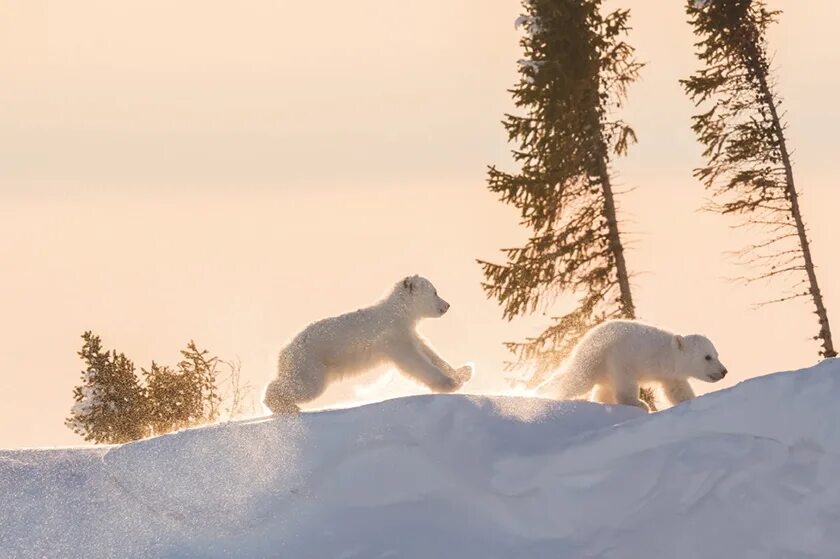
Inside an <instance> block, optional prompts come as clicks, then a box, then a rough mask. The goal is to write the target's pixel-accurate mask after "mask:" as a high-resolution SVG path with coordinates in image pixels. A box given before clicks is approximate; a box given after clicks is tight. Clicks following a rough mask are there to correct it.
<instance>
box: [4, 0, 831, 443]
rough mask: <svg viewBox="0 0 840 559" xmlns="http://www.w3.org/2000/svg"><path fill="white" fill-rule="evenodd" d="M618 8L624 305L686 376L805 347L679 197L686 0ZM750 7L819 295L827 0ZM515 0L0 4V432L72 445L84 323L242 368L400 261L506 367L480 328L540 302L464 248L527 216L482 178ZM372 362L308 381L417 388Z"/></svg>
mask: <svg viewBox="0 0 840 559" xmlns="http://www.w3.org/2000/svg"><path fill="white" fill-rule="evenodd" d="M618 5H622V6H627V7H630V8H631V9H632V23H633V26H634V30H633V34H632V36H631V37H630V41H631V42H632V43H633V44H634V45H635V46H636V47H637V49H638V54H639V58H640V59H641V60H643V61H645V62H647V66H646V68H645V69H644V70H643V74H642V78H641V80H640V81H639V82H638V83H637V84H635V85H634V86H633V87H632V88H631V89H630V99H629V102H628V105H627V109H626V112H625V114H624V115H623V116H624V117H625V119H626V120H628V121H630V122H631V123H632V124H633V125H634V126H635V128H636V132H637V134H638V136H639V139H640V144H639V145H637V146H635V147H634V148H633V149H632V150H631V155H630V157H628V158H627V159H625V160H621V161H618V162H617V163H616V165H615V166H614V171H615V172H616V173H617V183H618V184H619V185H620V186H621V188H622V189H623V190H629V192H627V193H625V194H624V195H622V196H621V204H622V215H623V217H624V221H625V223H624V229H625V230H626V231H627V232H628V236H627V240H628V245H629V247H630V252H629V254H628V264H629V266H630V267H631V269H632V270H633V271H634V272H635V274H636V276H635V278H634V289H635V293H634V296H635V299H636V303H637V308H638V309H639V312H640V315H641V316H642V317H643V318H644V319H646V320H648V321H651V322H655V323H661V324H663V325H666V326H669V327H672V328H674V329H675V330H679V331H681V332H686V333H688V332H693V331H699V332H704V333H707V334H708V335H709V336H710V337H711V338H712V339H713V340H714V341H715V342H716V343H717V345H718V349H719V350H720V353H721V357H722V358H723V359H724V360H725V362H726V363H727V365H728V366H729V369H730V371H732V374H731V375H730V376H729V377H727V379H726V381H725V383H721V384H718V385H714V386H712V385H699V384H698V385H697V388H698V389H700V390H701V391H704V390H708V389H711V388H718V387H720V386H728V385H731V384H733V383H734V382H737V381H739V380H743V379H744V378H747V377H749V376H753V375H756V374H763V373H767V372H772V371H775V370H780V369H785V368H793V367H800V366H806V365H809V364H811V363H813V362H814V361H815V360H816V358H817V347H816V344H815V343H813V342H811V341H810V340H809V337H810V336H811V335H813V333H814V332H815V331H816V325H815V321H814V319H813V318H812V315H810V314H809V313H810V308H808V307H807V306H806V304H805V302H801V303H794V304H792V305H785V306H775V307H770V308H765V309H762V310H759V311H755V310H753V309H752V305H753V303H756V302H758V301H761V300H763V299H766V298H768V296H770V297H772V296H773V295H774V294H775V293H776V291H775V290H774V288H773V285H770V286H755V287H754V288H753V289H751V290H747V289H743V288H740V287H738V286H735V285H733V284H732V283H730V282H728V281H727V280H726V278H727V277H731V276H735V275H737V274H738V273H739V270H738V269H737V268H736V267H735V266H733V264H732V262H731V261H730V260H728V259H727V258H726V257H725V256H724V254H723V253H724V251H726V250H732V249H737V248H739V247H740V246H741V245H742V244H743V243H742V239H743V237H742V236H741V235H740V234H739V233H738V232H735V231H732V230H731V229H730V228H729V226H730V225H732V224H733V222H731V221H729V220H727V219H724V218H722V217H719V216H715V215H710V214H705V213H699V212H697V208H699V207H700V206H701V205H702V204H703V200H704V196H705V194H704V193H703V191H702V188H701V187H700V186H699V185H698V184H697V183H696V182H695V181H694V180H693V179H692V177H691V169H692V168H693V167H695V166H697V164H698V163H699V162H700V160H699V154H700V148H699V147H698V146H697V144H696V143H695V141H694V137H693V135H692V133H691V131H690V130H689V117H690V115H691V113H692V106H691V104H690V102H689V101H688V100H687V99H686V97H685V96H684V95H683V94H682V91H681V89H680V87H679V85H678V83H677V80H678V79H679V78H682V77H685V76H687V75H688V74H689V73H690V72H691V71H692V70H693V69H694V68H695V67H696V63H695V61H694V59H693V53H692V48H691V44H692V41H693V37H692V35H691V30H690V28H689V27H688V25H687V24H686V23H685V21H684V16H683V12H682V3H681V2H679V1H676V0H674V1H669V2H665V1H663V0H648V1H641V0H636V1H627V2H625V3H618V2H608V3H607V6H610V7H614V6H618ZM771 6H772V7H783V8H784V9H785V10H786V12H785V14H784V15H783V16H782V20H781V24H780V25H779V26H777V27H776V28H774V30H773V33H772V35H771V37H770V40H771V42H772V45H773V49H774V50H775V52H776V58H775V65H776V67H777V68H778V70H779V72H778V76H779V87H780V90H781V91H782V93H783V96H784V99H785V104H784V108H785V109H786V110H787V111H788V116H787V118H788V122H789V125H790V128H789V140H790V143H791V145H792V146H793V147H794V149H795V164H796V168H795V172H796V176H797V180H798V183H799V185H800V187H801V188H802V190H803V192H804V199H803V206H804V211H805V214H806V220H807V222H808V223H809V225H810V227H811V236H812V238H813V241H814V247H813V248H814V252H815V258H816V260H817V263H818V265H819V266H820V270H819V274H820V278H821V282H822V287H823V291H824V294H825V297H826V302H827V305H828V308H829V312H830V313H832V317H833V316H835V315H836V312H834V311H836V309H837V308H840V307H838V306H837V305H836V304H835V303H840V287H838V285H837V282H836V278H837V277H838V276H840V266H838V264H837V263H836V261H835V260H834V251H833V250H832V249H833V243H832V241H834V240H835V239H837V238H838V235H839V234H840V225H838V223H837V218H836V208H837V207H838V205H840V192H838V189H837V186H836V184H835V181H836V177H837V173H836V171H835V169H834V166H835V164H836V151H837V148H838V144H840V141H838V139H837V137H838V136H837V134H836V130H838V129H840V108H838V105H837V103H836V91H837V87H838V81H840V79H838V76H837V73H836V69H837V68H838V67H840V52H838V49H837V47H836V45H835V41H834V35H833V33H834V29H833V28H834V24H835V23H836V21H837V20H838V18H840V5H838V4H837V3H835V2H830V1H828V0H812V1H810V2H787V3H782V2H772V3H771ZM518 14H519V4H518V2H516V1H514V0H504V1H503V0H495V1H493V2H486V1H481V0H464V1H461V2H448V1H445V0H425V1H423V2H421V1H419V0H409V1H406V2H398V3H393V2H384V1H381V0H362V1H360V2H353V3H347V2H319V3H309V2H300V3H291V2H268V1H263V0H254V1H249V2H246V3H230V2H213V1H206V0H203V1H200V2H199V1H197V0H186V1H183V2H177V3H172V2H163V1H158V0H154V1H147V2H142V3H140V2H133V3H129V2H114V1H113V0H101V1H91V0H83V1H80V2H73V3H66V2H57V1H45V0H16V1H11V2H4V3H2V4H0V75H2V76H3V86H2V87H0V262H2V270H3V271H2V274H1V275H0V311H2V318H3V320H2V321H0V355H2V358H3V364H4V366H5V370H4V372H3V373H2V374H0V390H2V392H3V394H6V395H7V402H6V403H5V405H4V406H3V407H2V408H0V446H2V447H16V446H36V445H54V444H74V443H78V442H79V440H80V439H79V438H78V437H77V436H75V435H74V434H73V433H71V432H70V431H69V430H68V429H67V428H66V427H64V425H63V422H62V421H63V418H64V417H65V416H66V414H67V412H68V410H69V408H70V405H71V389H72V386H73V385H74V384H75V383H76V382H78V377H79V371H80V370H81V363H80V362H79V360H78V358H77V357H76V355H75V352H76V351H77V350H78V348H79V345H80V338H79V336H80V334H81V333H82V331H84V330H85V329H93V330H94V331H95V332H97V333H99V334H100V335H101V336H102V337H103V342H104V343H105V345H106V346H108V347H116V348H118V349H119V350H121V351H124V352H126V353H127V354H128V355H129V356H130V357H132V358H133V359H135V361H136V363H137V364H138V366H148V365H149V363H150V361H151V360H152V359H153V358H154V359H155V360H157V361H159V362H164V363H174V362H175V361H176V360H177V351H178V349H179V348H181V347H183V346H184V345H185V344H186V342H187V341H188V340H189V339H191V338H192V339H195V340H196V341H197V342H198V343H199V345H201V346H205V347H208V348H209V349H211V350H212V351H213V352H215V353H217V354H219V355H222V356H224V357H233V356H236V355H238V356H239V357H240V358H241V359H242V363H243V371H244V374H245V377H246V379H247V380H248V381H249V382H251V383H252V384H254V385H255V386H258V385H261V384H264V383H265V382H266V381H267V380H268V379H269V378H270V377H271V375H272V374H273V369H274V355H275V353H276V351H277V349H279V347H280V346H281V345H282V343H283V342H284V340H286V339H288V338H289V337H290V336H292V335H293V334H294V333H295V332H296V331H297V330H298V329H300V328H301V327H302V326H304V325H306V324H307V323H308V322H310V321H312V320H314V319H317V318H321V317H323V316H325V315H329V314H335V313H338V312H342V311H345V310H352V309H354V308H356V307H358V306H362V305H365V304H367V303H369V302H371V301H373V300H374V299H376V298H377V297H379V296H380V295H381V294H382V293H383V291H384V290H386V289H387V288H388V286H389V285H391V284H392V283H393V282H394V281H395V280H396V279H398V278H399V277H401V276H404V275H406V274H409V273H421V274H423V275H426V276H427V277H429V278H430V279H432V280H433V281H434V282H435V283H436V284H437V286H438V288H439V290H440V292H441V293H442V295H443V296H444V297H445V298H447V300H449V301H450V302H451V303H452V305H453V307H452V310H451V311H450V313H449V314H448V315H447V316H446V317H444V318H442V319H440V320H437V321H429V322H428V323H426V324H424V325H423V328H422V329H423V332H424V333H425V334H427V335H428V336H429V337H430V338H431V340H432V342H433V343H434V344H435V345H436V347H437V348H438V349H439V350H440V351H441V353H442V354H443V355H444V356H446V357H447V358H448V359H450V361H452V362H453V363H455V364H460V363H462V362H463V361H466V360H471V361H475V362H476V363H477V367H478V373H477V377H476V379H475V381H474V382H473V383H472V384H470V385H468V387H467V388H468V390H472V391H480V390H494V391H495V390H500V389H502V388H503V387H504V381H503V379H502V377H503V376H504V375H505V374H506V373H502V372H501V368H502V367H501V365H502V362H503V361H504V360H505V359H506V358H507V353H506V351H505V350H504V349H503V348H502V346H501V342H502V341H505V340H509V339H521V338H522V337H523V336H525V335H527V334H529V333H535V332H536V331H537V330H538V328H539V327H540V326H542V325H544V324H545V322H544V319H543V318H542V317H539V316H538V317H532V318H529V319H525V320H521V321H515V322H514V323H506V322H503V321H502V320H501V318H500V317H501V312H500V309H499V308H498V306H497V305H496V304H495V303H494V302H493V301H487V300H486V299H485V297H484V295H483V293H482V291H481V289H480V287H479V281H480V280H481V274H480V270H479V268H478V266H477V265H476V264H475V259H476V258H478V257H481V258H485V259H498V258H499V253H498V252H497V250H498V249H499V248H501V247H505V246H513V245H516V244H517V243H519V242H521V240H522V239H523V235H524V233H523V231H521V230H520V228H519V227H518V226H517V224H516V215H515V213H514V212H513V211H512V210H511V209H510V208H507V207H505V206H503V205H502V204H500V203H498V202H496V201H495V199H494V197H493V195H492V194H490V193H488V192H487V191H486V189H485V186H484V172H485V166H486V165H487V164H489V163H498V164H501V165H506V164H508V162H509V156H508V147H509V146H507V144H506V138H505V133H504V130H503V128H502V126H501V125H500V122H499V121H500V120H501V118H502V115H503V113H504V112H506V111H510V110H512V107H511V103H510V99H509V94H508V93H507V92H506V89H507V88H509V87H510V86H511V85H512V83H513V82H514V79H515V71H516V60H517V58H519V57H520V53H519V47H518V45H517V39H518V37H517V31H516V30H515V29H514V26H513V21H514V19H515V18H516V16H517V15H518ZM837 312H840V311H837ZM835 321H836V322H837V326H835V330H840V316H838V317H837V318H835ZM838 335H840V333H837V334H835V337H837V336H838ZM374 380H375V377H373V376H370V377H368V378H366V379H364V382H365V383H368V384H367V385H363V386H361V387H358V386H357V387H353V386H344V387H339V388H336V389H335V390H332V391H331V392H330V394H329V395H328V396H326V397H325V398H324V400H323V402H322V403H327V402H332V401H335V400H337V399H346V398H347V397H352V396H353V395H356V396H360V397H378V396H381V395H384V394H396V393H404V392H405V391H410V390H413V391H422V389H421V388H419V387H416V386H414V385H412V384H410V383H408V382H407V381H402V380H400V379H397V378H391V377H389V378H386V379H384V380H383V381H382V382H380V383H379V384H374V385H370V384H369V383H372V382H373V381H374Z"/></svg>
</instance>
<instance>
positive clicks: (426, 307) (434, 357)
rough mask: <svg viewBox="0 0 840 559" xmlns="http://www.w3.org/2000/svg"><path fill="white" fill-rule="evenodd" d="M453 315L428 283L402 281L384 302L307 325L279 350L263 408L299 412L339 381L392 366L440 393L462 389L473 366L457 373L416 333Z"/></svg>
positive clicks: (416, 278)
mask: <svg viewBox="0 0 840 559" xmlns="http://www.w3.org/2000/svg"><path fill="white" fill-rule="evenodd" d="M447 310H449V303H447V302H446V301H444V300H443V299H441V298H440V297H439V296H438V293H437V290H436V289H435V286H434V285H432V282H430V281H429V280H427V279H426V278H422V277H420V276H416V275H415V276H411V277H407V278H405V279H403V280H402V281H400V282H398V283H397V284H396V285H395V286H394V288H393V290H392V291H391V293H390V294H389V295H388V296H387V297H386V298H385V299H383V300H382V301H380V302H379V303H376V304H375V305H373V306H371V307H367V308H363V309H359V310H357V311H355V312H351V313H347V314H343V315H340V316H336V317H332V318H327V319H324V320H320V321H318V322H315V323H313V324H310V325H309V326H307V327H306V328H305V329H304V330H303V331H302V332H301V333H300V334H298V335H297V336H296V337H295V338H294V339H293V340H292V341H291V343H289V345H287V346H286V347H285V348H283V349H282V350H281V351H280V358H279V364H278V371H277V378H275V379H274V380H273V381H271V382H270V383H269V384H268V386H267V387H266V389H265V394H264V396H263V403H264V404H265V405H266V407H267V408H268V409H270V410H271V411H272V412H274V413H283V412H287V413H288V412H296V411H299V408H298V404H302V403H304V402H309V401H311V400H314V399H315V398H317V397H318V396H320V395H321V394H322V393H323V392H324V390H325V389H326V388H327V386H328V385H329V384H330V383H332V382H334V381H337V380H340V379H343V378H347V377H352V376H356V375H358V374H361V373H363V372H365V371H367V370H369V369H371V368H373V367H375V366H377V365H380V364H383V363H392V364H394V365H396V366H397V368H399V369H400V370H401V371H402V372H403V373H405V374H407V375H408V376H410V377H412V378H414V379H416V380H418V381H420V382H421V383H423V384H425V385H426V386H428V387H429V388H431V389H432V390H433V391H435V392H453V391H455V390H458V389H459V388H460V387H461V386H462V385H463V384H464V383H465V382H467V381H468V380H469V379H470V377H471V376H472V367H471V366H470V365H465V366H463V367H461V368H459V369H453V368H452V367H451V366H450V365H449V364H448V363H447V362H446V361H444V360H443V358H441V357H440V356H439V355H438V354H437V353H435V351H434V350H433V349H432V348H431V347H430V346H429V344H428V343H427V342H426V341H425V340H424V339H423V338H422V337H420V335H419V334H418V332H417V329H416V327H417V323H418V322H419V321H420V320H421V319H423V318H437V317H440V316H443V314H444V313H446V311H447Z"/></svg>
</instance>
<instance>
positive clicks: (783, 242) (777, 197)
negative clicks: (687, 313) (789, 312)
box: [682, 0, 837, 357]
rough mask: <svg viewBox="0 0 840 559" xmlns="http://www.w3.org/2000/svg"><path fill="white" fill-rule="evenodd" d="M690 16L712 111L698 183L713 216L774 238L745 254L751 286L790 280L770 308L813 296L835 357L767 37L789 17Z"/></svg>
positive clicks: (700, 98)
mask: <svg viewBox="0 0 840 559" xmlns="http://www.w3.org/2000/svg"><path fill="white" fill-rule="evenodd" d="M686 11H687V13H688V16H689V18H690V21H691V24H692V25H693V27H694V32H695V34H696V35H697V36H698V37H699V38H700V41H699V42H698V43H697V45H696V46H697V57H698V58H699V59H700V61H701V63H702V64H703V67H702V68H701V69H700V70H699V71H697V72H696V73H695V74H694V75H692V76H691V77H690V78H689V79H687V80H683V81H682V84H683V86H684V87H685V89H686V91H687V93H688V94H689V96H690V97H691V98H692V99H693V100H694V101H695V103H696V104H697V105H698V106H702V107H704V109H703V110H704V112H701V113H700V114H697V115H696V116H694V124H693V129H694V131H695V132H696V133H697V135H698V138H699V140H700V141H701V142H702V143H703V144H704V145H705V146H706V149H705V152H704V156H705V158H706V164H705V166H703V167H700V168H699V169H696V170H695V173H694V174H695V176H697V177H698V178H699V179H700V180H701V181H702V182H703V184H704V185H705V187H706V188H707V189H709V190H710V191H712V193H713V195H714V199H715V202H714V203H713V204H712V206H711V208H710V209H712V210H714V211H717V212H720V213H722V214H734V215H736V216H739V217H741V218H742V223H744V224H747V225H750V226H757V227H759V228H761V229H763V230H764V231H766V237H765V238H764V239H762V240H761V241H759V242H756V243H754V244H751V245H750V246H748V247H747V248H746V249H745V250H743V251H742V252H741V255H742V257H743V258H744V262H745V263H746V264H748V265H750V266H752V267H753V268H754V269H755V270H756V272H755V273H752V275H749V276H747V277H746V278H744V279H746V280H748V281H755V280H768V279H774V278H779V277H785V278H787V279H788V280H790V284H789V291H787V292H785V293H784V294H782V295H781V296H780V297H778V298H777V299H775V300H774V301H770V302H778V301H788V300H792V299H797V298H800V297H809V298H810V299H811V301H812V303H813V305H814V313H815V314H816V315H817V320H818V323H819V330H818V332H817V334H816V336H814V339H815V340H819V341H820V343H821V345H822V349H821V351H820V353H821V355H823V356H825V357H834V356H836V355H837V352H836V351H835V349H834V344H833V342H832V339H831V328H830V326H829V322H828V311H827V310H826V308H825V304H824V303H823V298H822V293H821V292H820V287H819V284H818V283H817V275H816V267H815V266H814V261H813V258H812V256H811V247H810V244H809V242H808V235H807V230H806V227H805V222H804V220H803V218H802V211H801V208H800V204H799V192H798V191H797V187H796V186H795V184H794V180H793V165H792V163H791V156H790V151H789V149H788V145H787V139H786V137H785V129H786V126H785V122H784V114H783V113H782V112H780V110H779V107H780V105H781V100H780V98H779V96H778V94H777V93H776V87H775V80H774V78H773V75H772V72H771V68H770V62H769V60H768V56H767V42H766V39H765V33H766V31H767V27H768V26H769V25H770V24H771V23H773V22H775V21H776V18H777V17H778V15H779V13H780V12H778V11H769V10H767V8H766V6H765V3H764V1H763V0H688V2H687V4H686Z"/></svg>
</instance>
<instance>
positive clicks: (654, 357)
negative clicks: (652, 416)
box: [537, 320, 726, 409]
mask: <svg viewBox="0 0 840 559" xmlns="http://www.w3.org/2000/svg"><path fill="white" fill-rule="evenodd" d="M707 357H708V358H707ZM725 375H726V367H724V366H723V365H722V364H721V362H720V359H719V358H718V352H717V350H716V349H715V346H714V345H712V342H711V341H709V339H708V338H706V337H705V336H700V335H691V336H680V335H677V334H673V333H671V332H668V331H666V330H662V329H661V328H656V327H655V326H650V325H648V324H644V323H642V322H637V321H631V320H610V321H607V322H604V323H603V324H601V325H599V326H596V327H595V328H593V329H592V330H590V331H589V332H587V333H586V335H585V336H583V338H581V340H580V341H579V342H578V344H577V345H576V346H575V348H574V350H573V351H572V353H571V355H570V356H569V359H568V361H567V362H566V363H565V364H564V366H563V368H561V369H560V371H558V372H557V373H555V375H554V376H553V377H551V378H549V379H548V380H546V381H545V382H544V383H543V384H541V385H540V386H539V387H537V393H538V394H541V395H545V396H548V397H552V398H557V399H567V398H574V397H576V396H582V395H585V394H588V393H589V392H590V391H593V394H592V399H593V400H594V401H597V402H602V403H607V404H612V403H618V404H625V405H630V406H639V407H641V408H645V409H647V406H646V405H645V403H644V402H642V401H641V400H639V385H640V384H641V385H646V384H650V383H656V384H660V385H661V386H662V391H663V393H664V396H665V397H666V398H667V399H668V400H669V401H670V402H671V403H672V404H678V403H680V402H683V401H685V400H689V399H691V398H694V390H692V388H691V386H690V385H689V384H688V379H690V378H694V379H698V380H702V381H705V382H716V381H718V380H720V379H721V378H723V377H724V376H725ZM593 389H594V390H593Z"/></svg>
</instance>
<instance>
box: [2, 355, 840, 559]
mask: <svg viewBox="0 0 840 559" xmlns="http://www.w3.org/2000/svg"><path fill="white" fill-rule="evenodd" d="M838 402H840V360H836V359H835V360H832V361H827V362H824V363H823V364H821V365H819V366H817V367H814V368H812V369H808V370H805V371H802V372H796V373H779V374H776V375H770V376H766V377H762V378H758V379H753V380H750V381H748V382H745V383H742V384H740V385H738V386H736V387H735V388H732V389H729V390H724V391H721V392H717V393H715V394H711V395H708V396H704V397H702V398H699V399H697V400H694V401H692V402H689V403H687V404H685V405H682V406H678V407H677V408H673V409H671V410H668V411H665V412H661V413H658V414H653V415H649V416H648V415H644V414H642V413H641V411H640V410H638V409H636V408H632V409H630V408H624V407H621V406H600V405H597V404H590V403H586V402H550V401H546V400H539V399H528V398H511V397H482V396H459V395H448V396H446V395H438V396H418V397H411V398H401V399H397V400H390V401H387V402H383V403H380V404H372V405H367V406H363V407H359V408H352V409H344V410H335V411H326V412H319V413H305V414H301V415H299V416H289V417H279V418H264V419H257V420H250V421H243V422H237V423H229V424H223V425H218V426H213V427H207V428H202V429H193V430H189V431H184V432H180V433H176V434H172V435H167V436H164V437H159V438H156V439H149V440H144V441H139V442H135V443H131V444H126V445H123V446H117V447H110V448H96V449H87V448H85V449H58V450H14V451H0V556H2V557H50V558H53V557H61V558H70V557H85V558H89V557H202V558H203V557H284V558H286V557H288V558H296V559H298V558H309V557H311V558H345V559H349V558H406V557H418V558H420V557H422V558H428V557H457V558H472V557H476V558H489V557H498V558H505V559H509V558H513V557H527V558H535V557H536V558H539V557H552V558H557V557H563V558H586V557H604V558H619V557H627V558H640V557H646V558H668V559H672V558H680V559H689V558H694V557H709V558H712V557H713V558H725V557H738V558H739V559H749V558H756V559H757V558H761V559H766V558H806V557H807V558H811V557H837V556H838V555H840V551H838V550H840V530H839V529H838V528H837V527H838V526H840V429H838V425H840V405H838Z"/></svg>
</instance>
